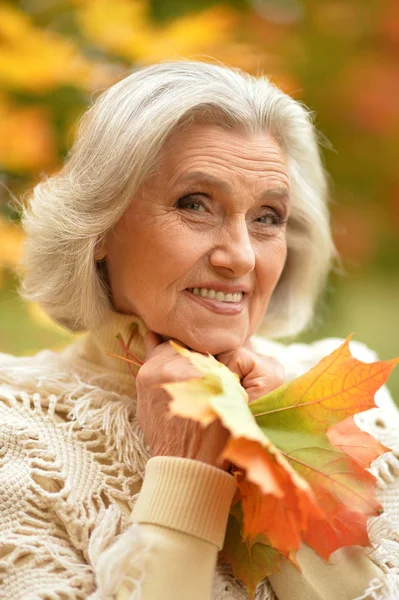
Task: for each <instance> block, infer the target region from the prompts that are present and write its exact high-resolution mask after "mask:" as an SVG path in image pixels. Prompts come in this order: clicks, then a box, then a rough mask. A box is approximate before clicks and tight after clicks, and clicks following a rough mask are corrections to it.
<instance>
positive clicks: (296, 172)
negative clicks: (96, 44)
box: [0, 61, 399, 600]
mask: <svg viewBox="0 0 399 600" xmlns="http://www.w3.org/2000/svg"><path fill="white" fill-rule="evenodd" d="M23 226H24V229H25V232H26V243H25V252H24V258H23V266H24V273H23V284H22V293H23V295H24V296H25V297H27V298H29V299H31V300H34V301H35V302H39V304H40V305H41V306H42V307H43V308H44V310H45V311H47V313H48V314H49V315H50V316H51V317H52V318H53V319H54V320H55V321H58V322H59V323H61V324H62V325H64V326H66V327H67V328H69V329H70V330H72V331H77V332H78V331H86V333H85V335H83V336H81V337H79V338H78V339H77V341H75V342H74V343H73V344H72V345H70V346H69V347H67V348H66V349H65V350H63V351H62V352H60V353H56V352H52V351H48V350H45V351H42V352H40V353H39V354H37V355H36V356H33V357H29V358H28V357H24V358H13V357H9V356H5V355H2V357H1V361H0V399H1V402H0V411H1V412H0V419H1V420H0V423H1V425H0V436H1V437H0V439H1V453H0V466H1V467H2V468H1V478H0V492H1V494H0V503H1V510H0V597H1V598H4V599H7V600H22V599H24V600H37V599H43V600H44V599H50V598H51V599H53V600H56V599H57V600H61V599H65V598H71V599H78V598H79V599H81V598H84V599H88V598H89V599H91V600H94V599H97V600H109V599H115V600H122V599H133V598H142V599H143V600H149V599H151V600H157V599H162V600H168V599H173V600H180V599H181V600H183V599H184V600H187V599H190V600H196V599H198V600H207V599H209V600H210V599H213V600H216V599H218V600H219V599H220V600H221V599H223V598H232V599H234V598H236V599H239V598H243V599H244V598H247V597H248V596H247V594H246V592H245V589H244V587H243V586H242V584H241V583H240V582H239V581H236V580H234V578H233V577H232V573H231V571H230V570H229V567H228V565H227V564H226V563H224V562H223V561H222V560H221V559H220V558H219V559H218V556H217V553H218V550H220V549H221V548H222V546H223V540H224V536H225V531H226V524H227V517H228V513H229V508H230V505H231V501H232V498H233V494H234V491H235V482H234V478H233V477H232V475H231V474H230V473H229V470H228V468H229V465H227V464H225V463H221V462H220V459H219V456H220V452H221V449H222V448H223V446H224V444H225V443H226V441H227V439H228V432H227V431H226V430H225V429H224V428H223V427H222V425H221V424H220V423H216V424H215V423H214V424H212V425H210V426H208V427H207V428H205V429H202V428H201V427H200V426H199V425H198V424H195V423H194V422H192V421H190V420H183V419H180V418H177V417H174V418H172V419H170V417H169V415H168V407H167V405H168V396H167V394H166V392H165V391H164V390H163V389H161V388H160V387H159V384H162V383H165V382H171V381H177V380H184V379H188V378H191V377H192V376H193V375H194V376H196V375H198V373H197V371H196V370H195V369H194V368H193V367H192V366H190V365H189V364H188V361H187V360H186V359H185V358H183V357H182V356H180V355H179V354H178V353H177V352H176V351H175V350H174V349H173V348H172V346H171V345H170V344H169V343H168V340H170V339H174V340H177V341H178V342H179V343H180V344H181V345H184V346H186V347H187V348H190V349H192V350H195V351H198V352H202V353H205V352H209V353H211V354H212V355H214V356H215V357H216V358H217V359H218V360H219V361H221V362H223V363H225V364H226V365H227V366H228V367H229V368H230V369H231V370H232V371H234V372H236V373H237V374H239V376H240V379H241V383H242V385H243V386H244V388H245V389H246V390H247V392H248V395H249V398H250V400H251V399H254V398H257V397H259V396H260V395H261V394H262V393H265V392H267V391H270V390H272V389H274V388H276V387H277V386H279V385H281V384H282V383H283V381H284V379H285V380H289V379H292V378H293V377H295V376H297V375H299V374H301V373H303V372H304V371H306V370H308V369H309V368H310V367H311V366H313V365H314V364H315V363H317V362H318V361H319V360H320V359H321V358H322V357H323V356H324V355H326V354H328V353H329V352H331V351H332V350H333V349H334V348H335V347H337V345H339V343H340V341H339V340H336V339H334V340H324V341H322V342H318V343H315V344H312V345H310V346H306V345H299V344H293V345H290V346H284V345H282V344H280V343H277V342H275V341H271V339H270V338H276V337H278V336H283V335H288V334H289V335H293V334H297V333H298V332H300V331H301V330H303V328H304V327H305V326H306V325H307V324H308V323H309V322H310V320H311V317H312V314H313V310H314V305H315V301H316V298H317V296H318V294H319V292H320V290H321V289H322V286H323V284H324V282H325V278H326V274H327V272H328V269H329V266H330V264H331V260H332V258H333V256H334V247H333V243H332V240H331V235H330V230H329V217H328V210H327V206H326V176H325V173H324V171H323V167H322V164H321V161H320V156H319V152H318V147H317V135H316V132H315V129H314V127H313V125H312V122H311V118H310V115H309V113H308V112H307V110H306V109H305V108H304V107H303V106H302V105H301V104H299V103H298V102H295V101H294V100H293V99H291V98H290V97H289V96H287V95H286V94H284V93H283V92H282V91H280V90H279V89H278V88H276V87H275V86H274V85H273V84H271V83H270V82H269V80H268V79H267V78H266V77H260V78H255V77H251V76H249V75H247V74H245V73H241V72H239V71H237V70H233V69H229V68H225V67H223V66H220V65H210V64H205V63H201V62H194V61H193V62H190V61H181V62H171V63H163V64H156V65H153V66H150V67H147V68H143V69H140V70H138V71H135V72H134V73H133V74H131V75H130V76H128V77H126V78H125V79H124V80H122V81H120V82H119V83H117V84H116V85H114V86H113V87H112V88H110V89H109V90H108V91H106V92H105V93H104V94H102V95H101V96H100V97H99V99H98V100H97V101H96V102H95V103H94V105H93V106H92V108H90V110H89V111H88V112H87V114H86V115H85V117H84V119H83V121H82V123H81V127H80V130H79V134H78V136H77V140H76V142H75V144H74V146H73V148H72V150H71V152H70V155H69V156H68V158H67V160H66V163H65V166H64V167H63V169H62V170H61V171H60V172H59V173H58V174H56V175H54V176H52V177H50V178H48V179H46V180H44V181H42V182H41V183H40V184H39V185H37V186H36V188H35V190H34V192H33V194H32V197H31V198H30V202H29V205H28V206H27V207H26V209H25V210H24V213H23ZM260 331H261V332H262V333H263V334H264V335H265V336H266V337H260V336H259V335H258V336H257V335H254V334H256V333H257V332H260ZM117 334H120V337H121V338H122V339H123V340H124V343H125V345H126V346H128V347H129V348H130V351H131V352H132V353H133V354H134V355H136V356H137V357H138V358H139V359H140V360H141V361H143V363H144V364H143V366H141V367H134V371H135V375H136V376H137V377H136V380H134V379H133V377H132V374H131V372H130V371H129V366H128V365H127V364H126V362H123V361H122V360H119V359H117V358H115V357H113V356H110V354H108V353H117V354H123V353H122V350H121V347H120V341H119V340H118V339H116V336H117ZM352 351H353V352H354V353H355V355H357V356H358V357H359V358H361V359H363V360H365V361H366V362H367V361H370V360H372V359H373V358H374V355H373V353H372V352H371V351H369V350H367V348H365V347H364V346H362V345H361V344H353V345H352ZM377 399H378V402H379V405H380V406H381V408H379V409H374V410H373V411H369V412H367V413H363V415H361V417H360V416H359V423H360V424H361V426H362V427H363V428H364V429H367V430H368V431H370V432H371V433H372V434H373V435H375V436H376V437H378V438H379V439H380V440H381V441H382V442H384V443H386V444H387V445H389V446H390V447H392V448H394V449H396V451H397V450H398V449H399V445H398V442H397V439H396V435H395V433H394V429H393V427H394V426H395V427H396V426H397V423H398V415H397V412H396V409H395V407H394V405H393V403H392V401H391V400H390V398H389V395H388V392H387V391H386V389H383V390H382V391H380V392H379V393H378V394H377ZM374 473H375V475H376V476H377V477H378V478H379V482H380V486H379V487H380V491H379V495H380V499H381V501H382V502H383V503H384V505H385V511H386V512H385V513H384V515H383V516H382V517H379V518H377V519H375V520H374V523H373V524H371V528H370V535H371V537H372V539H373V541H374V542H375V543H376V547H375V548H374V550H373V552H371V550H364V549H361V548H349V549H343V550H340V551H337V552H335V553H334V555H333V556H332V558H331V560H330V562H329V563H326V562H324V561H322V559H320V558H319V557H318V556H316V554H315V553H314V552H313V551H312V550H310V549H309V548H308V547H306V546H303V547H301V550H300V552H299V555H298V560H299V563H300V566H301V572H299V571H298V570H296V569H295V568H293V567H292V565H291V564H289V563H288V562H286V561H284V560H283V561H282V566H281V573H280V574H278V575H273V576H270V577H269V578H268V580H265V581H264V582H262V583H261V584H259V586H258V588H257V592H256V598H257V599H259V600H260V599H262V600H265V599H269V600H270V599H275V598H278V599H280V600H352V599H353V598H355V597H359V598H360V597H361V598H388V597H389V598H392V599H393V598H398V597H399V595H396V594H399V592H398V589H399V587H398V581H397V578H395V577H396V575H395V573H397V569H396V568H397V567H398V566H399V565H398V556H397V555H395V553H396V552H397V549H398V548H399V545H398V544H397V539H396V542H395V535H396V534H395V518H396V520H397V519H398V516H397V515H398V512H397V508H395V486H397V479H398V474H399V459H398V456H397V454H388V455H386V456H385V457H384V458H383V460H380V462H379V463H378V465H377V466H375V467H374ZM396 506H397V505H396ZM395 510H396V512H395ZM396 525H397V522H396ZM384 540H385V542H384ZM387 540H388V541H387ZM395 590H396V591H395Z"/></svg>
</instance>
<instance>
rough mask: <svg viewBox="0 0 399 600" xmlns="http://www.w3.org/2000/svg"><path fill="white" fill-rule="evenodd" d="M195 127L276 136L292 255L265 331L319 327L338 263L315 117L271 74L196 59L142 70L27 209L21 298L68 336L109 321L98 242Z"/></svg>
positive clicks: (93, 119) (81, 135)
mask: <svg viewBox="0 0 399 600" xmlns="http://www.w3.org/2000/svg"><path fill="white" fill-rule="evenodd" d="M194 122H206V123H212V124H216V125H218V126H219V127H225V128H228V129H232V128H236V129H242V128H243V129H244V130H245V132H247V133H248V134H252V133H259V132H270V133H271V134H272V135H273V136H274V137H275V139H276V140H277V142H278V143H279V145H280V146H281V148H282V149H283V151H284V152H285V155H286V157H287V164H288V173H289V179H290V189H291V193H290V198H291V205H292V208H291V215H290V217H289V221H288V224H287V245H288V254H287V260H286V264H285V267H284V270H283V273H282V275H281V277H280V280H279V282H278V284H277V286H276V288H275V290H274V292H273V295H272V298H271V300H270V303H269V306H268V309H267V311H266V314H265V316H264V320H263V323H262V327H261V330H262V333H264V334H266V335H269V336H270V337H281V336H287V335H294V334H297V333H299V332H300V331H301V330H303V329H304V328H305V326H307V325H308V324H309V323H310V322H311V319H312V316H313V313H314V307H315V303H316V300H317V298H318V296H319V293H320V291H321V290H322V289H323V287H324V284H325V280H326V276H327V274H328V271H329V268H330V265H331V260H332V258H333V257H334V256H335V249H334V244H333V241H332V237H331V232H330V224H329V212H328V207H327V178H326V173H325V171H324V169H323V165H322V162H321V159H320V154H319V149H318V134H317V131H316V129H315V127H314V125H313V123H312V114H311V113H310V112H309V111H308V110H307V109H306V107H304V106H303V105H302V104H301V103H299V102H297V101H295V100H293V99H292V98H291V97H290V96H288V95H287V94H285V93H284V92H282V91H281V90H280V89H279V88H278V87H277V86H275V85H274V84H273V83H271V82H270V80H269V79H268V78H267V77H265V76H260V77H253V76H251V75H249V74H248V73H245V72H242V71H240V70H239V69H233V68H229V67H226V66H224V65H221V64H208V63H204V62H199V61H187V60H185V61H176V62H162V63H158V64H154V65H151V66H148V67H144V68H141V69H138V70H136V71H134V72H133V73H132V74H130V75H129V76H127V77H126V78H124V79H123V80H121V81H119V82H118V83H116V84H115V85H113V86H112V87H111V88H109V89H108V90H106V91H105V92H104V93H102V94H101V95H100V96H99V97H98V99H97V100H96V101H95V102H94V104H93V105H92V106H91V107H90V109H89V110H88V111H87V112H86V113H85V115H84V116H83V118H82V120H81V122H80V126H79V130H78V135H77V138H76V141H75V143H74V144H73V146H72V148H71V150H70V152H69V155H68V157H67V159H66V160H65V163H64V166H63V168H62V169H61V170H60V171H59V172H58V173H57V174H55V175H53V176H51V177H47V178H44V179H43V180H42V181H41V182H40V183H39V184H38V185H36V187H35V188H34V190H33V192H32V194H31V196H30V198H29V199H28V203H27V206H26V207H25V208H24V209H23V213H22V225H23V228H24V230H25V233H26V239H25V244H24V251H23V257H22V261H21V266H22V280H21V286H20V293H21V295H22V296H23V297H24V298H27V299H29V300H32V301H34V302H38V303H39V304H40V305H41V307H42V308H43V309H44V310H45V311H46V312H47V314H49V315H50V316H51V317H52V318H53V319H54V320H55V321H58V322H59V323H61V324H62V325H64V326H66V327H67V328H69V329H71V330H72V331H82V330H85V329H89V330H90V329H93V328H96V327H97V326H98V325H99V324H100V323H101V322H102V320H103V318H104V314H105V312H106V311H108V310H109V309H110V308H112V300H111V298H110V289H109V285H108V283H107V278H106V272H105V271H104V269H103V268H101V266H100V267H99V265H98V264H96V261H95V259H94V254H95V251H96V249H97V248H98V244H99V243H100V242H101V240H102V239H103V238H104V236H105V235H106V234H107V232H108V231H109V230H110V229H112V227H114V225H115V224H116V223H117V222H118V220H119V219H120V218H121V216H122V215H123V214H124V212H125V211H126V209H127V208H128V206H129V204H130V202H131V199H132V198H133V196H134V195H135V193H136V191H137V189H138V187H139V185H140V183H141V182H142V181H143V180H144V179H145V178H146V176H148V175H149V173H150V172H151V170H152V169H153V168H154V167H155V166H156V162H157V158H158V157H159V154H160V151H161V149H162V146H163V144H164V143H165V141H166V140H167V138H168V136H169V135H170V134H171V133H172V132H173V131H175V130H176V128H177V127H180V126H182V124H187V123H188V124H190V123H194Z"/></svg>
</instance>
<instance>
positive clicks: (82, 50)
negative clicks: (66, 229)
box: [0, 0, 399, 403]
mask: <svg viewBox="0 0 399 600" xmlns="http://www.w3.org/2000/svg"><path fill="white" fill-rule="evenodd" d="M174 58H192V59H200V60H212V58H215V59H218V60H221V61H223V62H225V63H227V64H229V65H231V66H235V67H241V68H243V69H245V70H247V71H249V72H250V73H253V74H259V73H264V74H267V75H269V76H271V78H272V80H273V81H274V82H275V83H277V84H278V85H279V86H280V87H282V89H284V90H285V91H286V92H288V93H289V94H291V95H292V96H293V97H294V98H295V99H297V100H300V101H302V102H304V103H305V104H306V105H308V106H309V107H310V108H311V109H312V110H314V111H315V113H316V125H317V126H318V128H319V130H320V132H321V133H322V134H323V136H325V149H324V159H325V164H326V166H327V169H328V171H329V172H330V174H331V184H332V207H331V208H332V214H333V230H334V237H335V241H336V244H337V247H338V249H339V251H340V254H341V257H342V267H340V268H339V269H337V270H336V272H335V273H333V274H332V276H331V278H330V282H329V286H328V289H327V291H326V294H325V299H324V303H323V306H322V307H321V311H320V313H319V318H318V321H317V322H316V324H315V326H314V327H313V328H312V329H311V330H310V331H308V332H307V333H306V334H304V335H302V336H301V338H300V339H301V340H304V341H307V342H308V341H311V340H313V339H318V338H320V337H325V336H334V337H346V336H347V335H348V334H349V333H351V332H353V331H354V332H355V339H357V340H359V341H362V342H365V343H366V344H368V345H369V346H370V347H371V348H373V349H374V350H376V351H377V352H378V354H379V357H380V358H381V359H387V358H391V357H393V356H397V355H398V354H399V318H398V304H399V168H398V159H399V2H398V0H252V1H251V0H230V1H225V2H214V1H212V0H185V1H184V2H182V1H179V0H152V1H150V0H46V1H44V0H24V1H19V2H17V1H14V2H5V1H4V0H3V2H1V4H0V352H9V353H14V354H23V353H33V352H35V351H37V350H39V349H41V348H44V347H55V348H58V347H61V346H62V345H64V344H66V343H68V342H69V341H70V339H71V336H69V335H68V334H67V333H66V332H65V331H63V330H62V329H61V328H59V327H57V326H55V325H54V324H53V323H51V321H50V320H49V319H47V317H45V315H44V314H43V313H42V312H41V311H40V309H39V308H38V307H37V306H35V305H32V304H30V305H27V304H25V303H24V302H23V301H22V300H20V299H19V298H18V296H17V294H16V283H17V281H16V276H15V273H14V269H15V265H16V262H17V260H18V256H19V252H20V244H21V240H22V234H21V231H20V228H19V225H18V216H17V214H16V212H15V210H14V209H13V206H12V203H11V200H12V197H13V195H15V196H16V197H18V198H19V197H21V195H23V194H25V193H27V192H28V191H29V189H31V187H32V186H33V185H34V184H35V183H36V182H37V181H38V180H39V179H40V177H41V176H42V175H43V174H44V173H51V172H53V171H55V170H57V169H58V168H59V166H60V165H61V163H62V160H63V158H64V157H65V154H66V152H67V150H68V148H69V147H70V146H71V144H72V141H73V138H74V132H75V129H76V125H77V122H78V120H79V118H80V116H81V115H82V113H83V112H84V111H85V109H86V108H87V107H88V105H89V104H90V103H91V101H92V100H93V99H94V98H96V97H97V95H98V94H99V93H100V92H101V91H102V90H104V89H106V88H107V87H109V86H110V85H112V84H113V83H115V82H116V81H118V80H119V79H120V78H122V77H124V76H125V75H127V74H128V73H129V72H130V70H131V69H132V68H135V67H139V66H143V65H146V64H150V63H153V62H156V61H159V60H165V59H174ZM388 387H389V388H390V389H391V392H392V394H393V396H394V399H396V402H397V403H398V402H399V372H398V373H393V375H392V376H391V378H390V380H389V383H388Z"/></svg>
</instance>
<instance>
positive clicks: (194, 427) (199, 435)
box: [136, 332, 283, 470]
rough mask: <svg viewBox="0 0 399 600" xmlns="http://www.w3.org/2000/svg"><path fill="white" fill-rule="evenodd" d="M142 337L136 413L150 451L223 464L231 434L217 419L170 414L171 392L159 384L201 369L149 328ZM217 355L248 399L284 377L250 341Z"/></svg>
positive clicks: (273, 387)
mask: <svg viewBox="0 0 399 600" xmlns="http://www.w3.org/2000/svg"><path fill="white" fill-rule="evenodd" d="M144 341H145V350H146V360H145V362H144V364H143V365H142V367H141V368H140V370H139V372H138V375H137V378H136V387H137V418H138V421H139V423H140V426H141V427H142V429H143V431H144V435H145V438H146V441H147V444H148V445H149V447H150V450H151V452H152V454H153V456H180V457H182V458H191V459H193V460H199V461H202V462H205V463H207V464H209V465H212V466H216V467H219V468H222V469H224V470H227V469H228V468H229V463H228V462H227V461H224V462H221V461H220V460H219V456H220V455H221V453H222V451H223V448H224V447H225V445H226V443H227V441H228V438H229V432H228V431H227V429H226V428H225V427H223V425H222V424H221V422H220V421H219V420H217V421H214V422H213V423H211V424H210V425H208V427H205V428H204V427H202V425H200V424H199V423H196V422H195V421H193V420H191V419H182V418H180V417H178V416H174V415H172V416H171V415H170V413H169V410H168V404H169V402H170V396H169V394H168V393H167V392H166V391H165V390H164V389H162V388H160V387H159V386H160V385H161V384H163V383H171V382H176V381H185V380H187V379H192V378H193V377H201V373H200V372H199V371H197V369H196V368H195V367H194V366H193V365H192V364H190V363H189V361H188V360H187V359H186V358H184V357H183V356H181V355H180V354H178V353H177V352H176V351H175V350H174V349H173V348H172V346H171V345H170V344H169V342H163V341H162V339H161V338H160V337H159V336H158V335H157V334H155V333H154V332H150V333H148V334H147V335H146V336H145V340H144ZM175 341H176V342H177V343H178V344H180V345H182V344H181V342H179V341H178V340H175ZM216 358H217V360H219V361H220V362H223V363H224V364H226V366H228V367H229V368H230V369H231V370H232V371H234V372H235V373H237V374H238V375H239V377H240V379H241V383H242V385H243V387H244V388H245V389H246V391H247V393H248V396H249V399H250V400H253V399H255V398H258V397H259V396H261V395H262V394H265V393H266V392H268V391H270V390H272V389H275V388H276V387H278V386H279V385H281V383H282V381H283V372H282V367H281V366H280V365H279V363H278V362H277V361H276V360H275V359H273V358H269V357H262V356H259V355H257V354H256V353H255V352H253V351H252V350H250V349H249V348H248V346H247V347H245V348H239V349H237V350H235V351H234V352H223V353H221V354H219V355H217V356H216Z"/></svg>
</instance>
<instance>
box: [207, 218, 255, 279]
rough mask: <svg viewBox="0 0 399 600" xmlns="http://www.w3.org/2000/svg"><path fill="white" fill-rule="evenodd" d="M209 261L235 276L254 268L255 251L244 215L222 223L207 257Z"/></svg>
mask: <svg viewBox="0 0 399 600" xmlns="http://www.w3.org/2000/svg"><path fill="white" fill-rule="evenodd" d="M209 260H210V263H211V265H212V266H213V267H215V268H217V269H227V270H228V271H230V272H231V273H232V274H234V276H235V277H239V276H242V275H245V274H246V273H250V272H251V271H253V270H254V268H255V252H254V249H253V247H252V243H251V239H250V236H249V234H248V228H247V224H246V221H245V217H243V218H242V219H239V220H238V219H236V220H234V222H232V223H230V224H229V225H224V226H223V228H222V230H219V232H218V239H217V240H215V244H214V247H213V249H212V251H211V253H210V257H209Z"/></svg>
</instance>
